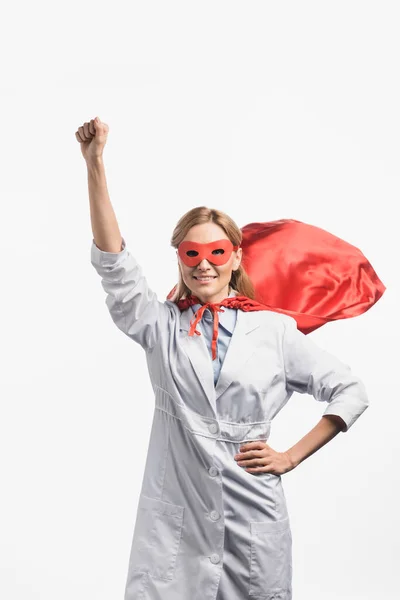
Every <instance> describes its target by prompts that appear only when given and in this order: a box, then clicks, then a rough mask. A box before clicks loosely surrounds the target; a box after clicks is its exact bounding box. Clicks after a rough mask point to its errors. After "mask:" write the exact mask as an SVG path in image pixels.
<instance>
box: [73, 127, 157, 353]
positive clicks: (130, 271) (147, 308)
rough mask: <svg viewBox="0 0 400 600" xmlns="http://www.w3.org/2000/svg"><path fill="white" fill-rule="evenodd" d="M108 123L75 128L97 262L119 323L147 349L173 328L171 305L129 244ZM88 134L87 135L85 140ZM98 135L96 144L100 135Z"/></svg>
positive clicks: (95, 266) (118, 325) (95, 260)
mask: <svg viewBox="0 0 400 600" xmlns="http://www.w3.org/2000/svg"><path fill="white" fill-rule="evenodd" d="M107 134H108V126H107V125H106V124H105V123H103V124H100V125H97V123H96V127H95V124H94V121H93V120H92V121H90V123H85V124H84V126H83V127H80V128H79V130H78V132H77V133H76V134H75V135H76V138H77V140H78V141H79V142H80V144H81V150H82V154H83V156H84V158H85V161H86V165H87V171H88V186H89V203H90V218H91V223H92V231H93V241H92V247H91V263H92V265H93V266H94V268H95V269H96V271H97V273H98V274H99V275H100V277H101V284H102V287H103V289H104V291H105V292H106V293H107V297H106V305H107V307H108V310H109V312H110V315H111V318H112V320H113V321H114V323H115V324H116V325H117V327H118V328H119V329H120V330H121V331H123V332H124V333H125V334H126V335H127V336H128V337H130V338H131V339H133V340H134V341H136V342H138V343H139V344H140V345H141V346H142V347H143V348H144V349H145V350H146V351H148V350H151V349H152V348H154V346H155V345H156V344H157V343H158V341H159V338H160V335H161V333H162V331H163V330H166V329H167V322H168V317H169V309H168V307H167V306H166V305H165V304H164V303H162V302H160V301H159V300H158V299H157V295H156V294H155V292H153V291H152V290H151V289H150V287H149V285H148V283H147V280H146V278H145V276H144V275H143V271H142V268H141V266H140V265H139V264H138V262H137V261H136V259H135V258H134V257H133V256H132V254H130V252H129V251H128V249H127V248H126V244H125V240H124V239H123V238H122V236H121V233H120V230H119V226H118V222H117V219H116V216H115V213H114V209H113V207H112V205H111V201H110V197H109V194H108V189H107V181H106V175H105V167H104V162H103V156H102V152H103V149H104V146H105V143H106V140H107ZM82 140H83V141H82ZM96 140H97V142H96V144H95V141H96Z"/></svg>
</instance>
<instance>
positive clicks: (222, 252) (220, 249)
mask: <svg viewBox="0 0 400 600" xmlns="http://www.w3.org/2000/svg"><path fill="white" fill-rule="evenodd" d="M215 252H219V253H221V254H224V253H225V250H224V249H223V248H217V249H216V250H213V251H212V254H215Z"/></svg>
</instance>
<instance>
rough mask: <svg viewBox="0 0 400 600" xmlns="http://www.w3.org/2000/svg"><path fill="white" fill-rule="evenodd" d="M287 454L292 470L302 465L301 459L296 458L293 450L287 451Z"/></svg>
mask: <svg viewBox="0 0 400 600" xmlns="http://www.w3.org/2000/svg"><path fill="white" fill-rule="evenodd" d="M285 454H286V456H287V457H288V459H289V463H290V466H291V468H292V469H294V468H295V467H297V466H298V465H299V464H300V463H301V460H300V458H299V457H298V456H296V454H295V453H294V452H293V449H292V448H291V449H290V450H286V452H285Z"/></svg>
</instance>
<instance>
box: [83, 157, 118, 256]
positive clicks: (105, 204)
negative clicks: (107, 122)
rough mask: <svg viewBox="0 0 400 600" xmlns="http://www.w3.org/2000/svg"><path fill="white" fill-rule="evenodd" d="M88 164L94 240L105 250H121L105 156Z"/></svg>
mask: <svg viewBox="0 0 400 600" xmlns="http://www.w3.org/2000/svg"><path fill="white" fill-rule="evenodd" d="M86 165H87V169H88V187H89V204H90V219H91V223H92V231H93V238H94V242H95V244H96V246H97V247H98V248H100V250H103V252H120V251H121V248H122V236H121V233H120V230H119V226H118V221H117V218H116V216H115V213H114V209H113V207H112V204H111V201H110V196H109V194H108V189H107V180H106V173H105V168H104V162H103V158H97V159H95V160H91V161H90V162H87V163H86Z"/></svg>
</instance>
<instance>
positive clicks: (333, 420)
mask: <svg viewBox="0 0 400 600" xmlns="http://www.w3.org/2000/svg"><path fill="white" fill-rule="evenodd" d="M344 426H345V423H344V421H343V420H342V419H341V418H340V417H337V416H335V415H326V416H324V417H322V418H321V420H320V421H319V423H317V425H316V426H315V427H314V428H313V429H311V431H309V433H307V434H306V435H305V436H304V437H303V438H302V439H301V440H300V441H299V442H297V444H295V445H294V446H292V447H291V448H289V450H288V451H287V454H288V456H289V458H290V459H291V461H292V463H293V466H294V467H297V465H298V464H300V463H301V462H302V461H303V460H304V459H305V458H307V457H308V456H311V454H314V452H316V450H319V448H322V446H324V445H325V444H326V443H327V442H329V441H330V440H331V439H332V438H334V437H335V436H336V435H337V434H338V433H339V431H341V430H342V429H343V428H344Z"/></svg>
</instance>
